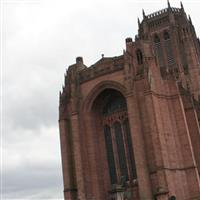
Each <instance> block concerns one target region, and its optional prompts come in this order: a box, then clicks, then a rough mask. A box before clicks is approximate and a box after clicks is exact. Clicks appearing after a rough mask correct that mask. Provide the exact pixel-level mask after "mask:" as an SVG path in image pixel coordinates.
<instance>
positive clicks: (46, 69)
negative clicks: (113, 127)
mask: <svg viewBox="0 0 200 200" xmlns="http://www.w3.org/2000/svg"><path fill="white" fill-rule="evenodd" d="M183 4H184V7H185V10H186V11H187V13H188V14H190V15H191V18H192V20H193V24H194V25H195V28H196V32H197V35H200V27H199V15H198V14H199V13H198V12H199V8H200V2H199V1H198V0H196V1H191V0H183ZM171 5H172V6H173V7H180V3H179V1H177V0H171ZM166 6H167V1H165V0H154V1H148V0H146V1H139V0H138V1H134V0H123V1H122V0H121V1H114V0H112V1H104V0H103V1H100V0H99V1H96V0H94V1H87V0H84V1H81V0H80V1H67V0H56V1H55V0H54V1H53V0H2V1H1V17H2V18H1V19H2V20H1V22H3V23H2V30H1V31H2V41H1V47H2V57H1V59H2V70H3V76H2V79H3V98H2V100H3V112H2V117H3V131H2V138H1V139H2V141H3V142H2V143H3V146H2V152H3V154H2V155H3V163H2V167H1V174H2V175H1V177H3V179H2V180H3V187H2V191H3V199H5V198H6V199H63V193H62V190H63V185H62V184H63V183H62V171H61V170H62V169H61V156H60V143H59V131H58V123H57V121H58V93H59V90H60V89H61V87H62V84H63V80H64V78H63V77H64V73H65V71H66V69H67V66H68V65H71V64H73V63H74V62H75V58H76V57H77V56H83V58H84V62H85V64H86V65H88V66H90V65H91V64H93V63H94V62H96V61H97V60H98V59H99V58H100V57H101V54H102V53H104V54H105V56H115V55H120V54H122V51H123V48H125V44H124V41H125V38H126V37H130V36H131V37H133V38H134V36H135V34H137V17H140V19H141V16H142V8H144V9H145V11H146V13H147V14H149V13H151V12H154V11H157V10H159V9H163V8H165V7H166Z"/></svg>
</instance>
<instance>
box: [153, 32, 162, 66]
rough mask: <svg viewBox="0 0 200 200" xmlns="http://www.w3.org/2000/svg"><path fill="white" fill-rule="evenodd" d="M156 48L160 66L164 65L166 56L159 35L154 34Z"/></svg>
mask: <svg viewBox="0 0 200 200" xmlns="http://www.w3.org/2000/svg"><path fill="white" fill-rule="evenodd" d="M154 49H155V54H156V57H157V60H158V64H159V66H160V67H164V56H163V50H162V46H161V42H160V38H159V36H158V35H157V34H156V35H154Z"/></svg>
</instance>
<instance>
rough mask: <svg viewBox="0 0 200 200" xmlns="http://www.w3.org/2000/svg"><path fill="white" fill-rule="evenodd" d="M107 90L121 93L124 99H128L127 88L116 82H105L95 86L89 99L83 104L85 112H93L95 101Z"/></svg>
mask: <svg viewBox="0 0 200 200" xmlns="http://www.w3.org/2000/svg"><path fill="white" fill-rule="evenodd" d="M105 89H114V90H116V91H118V92H120V93H121V94H122V95H123V96H124V97H126V88H125V87H124V86H123V85H122V84H121V83H119V82H116V81H103V82H101V83H99V84H97V85H96V86H94V87H93V88H92V89H91V91H90V92H89V94H88V95H87V97H86V98H85V99H84V102H83V104H82V108H83V111H86V112H88V111H91V110H92V105H93V102H94V100H95V99H96V98H97V96H98V95H99V94H100V93H101V92H103V91H104V90H105Z"/></svg>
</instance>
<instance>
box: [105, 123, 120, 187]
mask: <svg viewBox="0 0 200 200" xmlns="http://www.w3.org/2000/svg"><path fill="white" fill-rule="evenodd" d="M104 136H105V142H106V152H107V159H108V167H109V172H110V181H111V184H114V183H116V182H117V175H116V167H115V159H114V153H113V146H112V138H111V132H110V127H109V126H104Z"/></svg>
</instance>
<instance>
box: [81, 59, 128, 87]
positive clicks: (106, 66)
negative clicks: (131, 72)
mask: <svg viewBox="0 0 200 200" xmlns="http://www.w3.org/2000/svg"><path fill="white" fill-rule="evenodd" d="M123 67H124V57H123V55H122V56H117V57H102V59H100V60H99V61H98V62H96V63H95V64H93V65H92V66H90V67H88V68H86V69H84V70H82V71H81V72H80V73H79V81H80V83H83V82H86V81H89V80H91V79H94V78H97V77H99V76H103V75H104V74H109V73H113V72H115V71H118V70H122V69H123Z"/></svg>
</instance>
